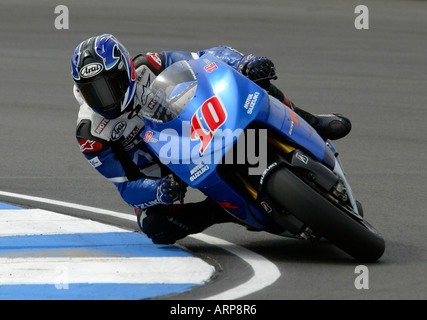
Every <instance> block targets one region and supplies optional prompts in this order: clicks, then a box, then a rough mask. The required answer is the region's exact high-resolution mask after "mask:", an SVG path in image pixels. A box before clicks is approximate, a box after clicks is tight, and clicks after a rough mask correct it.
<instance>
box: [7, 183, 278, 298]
mask: <svg viewBox="0 0 427 320" xmlns="http://www.w3.org/2000/svg"><path fill="white" fill-rule="evenodd" d="M0 195H1V196H5V197H10V198H18V199H24V200H31V201H35V202H40V203H47V204H53V205H58V206H62V207H67V208H74V209H78V210H85V211H90V212H94V213H98V214H103V215H107V216H113V217H116V218H121V219H125V220H130V221H133V222H136V221H135V217H134V216H133V215H130V214H126V213H121V212H115V211H111V210H105V209H100V208H96V207H90V206H85V205H80V204H75V203H70V202H65V201H58V200H52V199H47V198H42V197H34V196H29V195H22V194H18V193H12V192H5V191H0ZM189 237H191V238H194V239H196V240H199V241H202V242H205V243H208V244H210V245H214V246H218V247H220V248H222V249H224V250H226V251H228V252H230V253H232V254H234V255H236V256H238V257H239V258H240V259H242V260H243V261H245V262H246V263H248V264H249V265H250V266H251V268H252V269H253V270H254V275H253V276H252V277H251V278H250V279H249V280H248V281H246V282H245V283H243V284H240V285H238V286H236V287H234V288H231V289H228V290H226V291H224V292H222V293H219V294H216V295H212V296H210V297H207V298H204V300H234V299H239V298H242V297H245V296H247V295H249V294H251V293H254V292H257V291H259V290H262V289H264V288H266V287H267V286H269V285H271V284H273V283H274V282H275V281H276V280H277V279H278V278H279V277H280V276H281V273H280V271H279V269H278V268H277V266H276V265H275V264H273V263H272V262H271V261H269V260H267V259H266V258H264V257H263V256H261V255H259V254H257V253H255V252H253V251H250V250H248V249H246V248H243V247H241V246H238V245H236V244H233V243H231V242H228V241H226V240H223V239H220V238H217V237H214V236H210V235H206V234H203V233H201V234H195V235H191V236H189Z"/></svg>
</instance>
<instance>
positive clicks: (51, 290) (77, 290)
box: [0, 283, 200, 300]
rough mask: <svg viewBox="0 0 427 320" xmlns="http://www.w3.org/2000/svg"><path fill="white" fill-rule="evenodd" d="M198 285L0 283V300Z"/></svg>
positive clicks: (133, 295) (124, 294) (124, 296)
mask: <svg viewBox="0 0 427 320" xmlns="http://www.w3.org/2000/svg"><path fill="white" fill-rule="evenodd" d="M196 286H200V285H199V284H194V283H181V284H132V283H123V284H116V283H94V284H89V283H71V284H69V286H68V289H64V288H58V289H57V288H56V287H55V285H53V284H50V285H47V284H40V285H2V286H0V300H137V299H148V298H153V297H158V296H162V295H166V294H171V293H181V292H184V291H188V290H191V289H192V287H196Z"/></svg>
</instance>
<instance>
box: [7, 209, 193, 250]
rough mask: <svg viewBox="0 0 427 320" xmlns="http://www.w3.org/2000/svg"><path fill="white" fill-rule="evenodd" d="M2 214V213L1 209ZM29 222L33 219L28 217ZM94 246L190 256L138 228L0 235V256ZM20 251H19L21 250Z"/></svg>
mask: <svg viewBox="0 0 427 320" xmlns="http://www.w3.org/2000/svg"><path fill="white" fill-rule="evenodd" d="M0 214H1V213H0ZM28 223H31V221H29V222H28ZM70 249H71V250H72V249H80V250H93V251H97V252H98V253H99V256H104V257H105V256H121V257H188V256H191V254H189V253H188V252H186V251H184V250H182V249H180V248H178V247H176V246H173V245H165V246H159V245H154V244H153V243H152V242H151V240H150V239H148V238H147V237H146V236H144V235H142V234H140V233H138V232H108V233H72V234H52V235H26V236H7V237H0V256H5V255H7V254H14V255H15V256H17V255H18V256H19V255H20V254H21V255H22V254H24V253H25V252H32V253H34V251H43V254H44V256H58V254H60V251H61V250H70ZM19 253H20V254H19Z"/></svg>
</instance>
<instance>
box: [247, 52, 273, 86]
mask: <svg viewBox="0 0 427 320" xmlns="http://www.w3.org/2000/svg"><path fill="white" fill-rule="evenodd" d="M239 70H240V72H241V73H242V74H243V75H245V76H246V77H248V78H249V79H251V80H252V81H254V82H255V83H257V84H258V85H259V86H260V87H262V88H264V89H267V88H268V87H269V86H270V81H269V80H270V79H277V76H276V68H275V67H274V63H273V61H271V60H270V59H268V58H266V57H256V56H254V55H248V56H246V57H245V58H243V59H242V62H241V65H239Z"/></svg>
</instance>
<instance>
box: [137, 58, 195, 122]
mask: <svg viewBox="0 0 427 320" xmlns="http://www.w3.org/2000/svg"><path fill="white" fill-rule="evenodd" d="M196 89H197V79H196V75H195V74H194V72H193V69H191V66H190V65H189V64H188V62H187V61H179V62H176V63H174V64H173V65H171V66H170V67H168V68H167V69H166V70H164V71H163V72H162V73H161V74H160V75H158V76H157V78H156V79H155V80H154V81H153V83H152V84H151V86H150V91H151V92H150V93H149V94H150V95H151V97H149V99H147V101H148V102H147V104H146V105H145V106H144V107H143V113H144V116H145V117H148V118H150V119H152V120H155V121H158V122H168V121H171V120H173V119H175V118H176V117H177V116H178V115H179V114H180V113H181V111H182V110H184V108H185V107H186V105H187V104H188V103H189V102H190V100H191V99H192V98H193V96H194V93H195V92H196Z"/></svg>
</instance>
